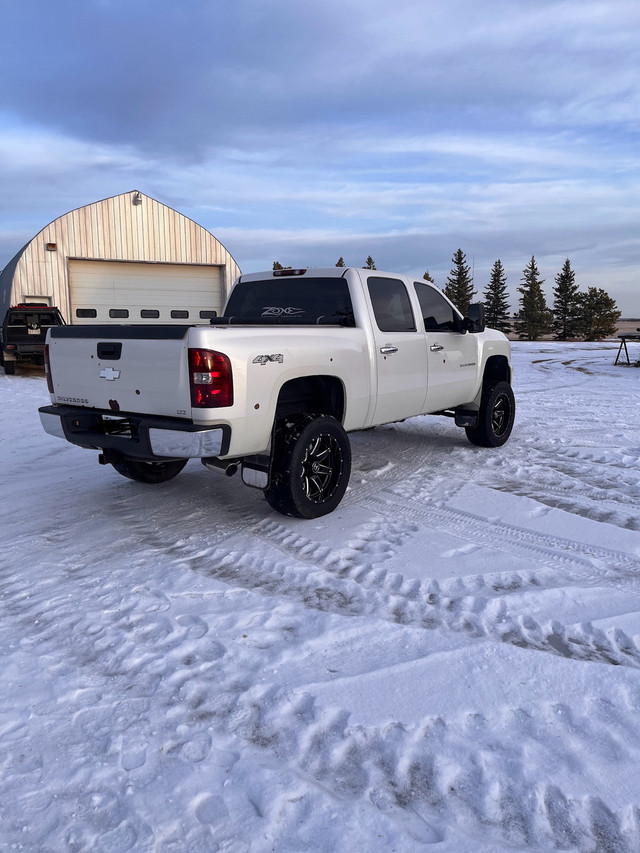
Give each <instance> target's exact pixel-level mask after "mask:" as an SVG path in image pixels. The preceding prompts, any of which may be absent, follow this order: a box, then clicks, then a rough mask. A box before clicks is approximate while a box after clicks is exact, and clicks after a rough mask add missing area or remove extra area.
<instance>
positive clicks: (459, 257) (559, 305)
mask: <svg viewBox="0 0 640 853" xmlns="http://www.w3.org/2000/svg"><path fill="white" fill-rule="evenodd" d="M451 261H452V263H453V267H452V268H451V271H450V273H449V275H448V277H447V281H446V283H445V286H444V294H445V296H447V297H448V298H449V299H450V300H451V301H452V302H453V304H454V305H455V306H456V307H457V308H458V310H459V311H460V312H461V313H462V314H463V315H466V314H467V313H468V311H469V305H470V303H471V302H472V300H473V297H474V296H475V294H476V292H477V291H476V290H475V289H474V286H473V275H472V273H471V270H470V269H469V264H468V263H467V259H466V255H465V253H464V252H463V251H462V249H458V250H457V251H456V252H455V253H454V255H453V257H452V259H451ZM336 266H337V267H344V266H346V264H345V262H344V258H343V257H342V256H341V257H340V258H338V261H337V263H336ZM273 269H274V270H278V269H279V270H281V269H291V267H283V266H282V265H281V264H280V263H279V262H278V261H274V264H273ZM363 269H368V270H374V269H376V265H375V262H374V260H373V258H372V257H371V255H369V256H368V257H367V260H366V262H365V264H364V266H363ZM423 278H424V279H425V280H426V281H430V282H431V283H432V284H435V281H434V279H433V277H432V276H431V274H430V273H429V270H427V271H426V272H425V273H424V275H423ZM575 278H576V276H575V272H574V271H573V270H572V269H571V262H570V261H569V258H567V259H566V261H565V262H564V265H563V267H562V269H561V270H560V272H559V273H558V274H557V275H556V277H555V287H554V289H553V296H554V301H553V308H549V307H548V306H547V301H546V299H545V295H544V292H543V290H542V285H543V284H544V279H541V278H540V272H539V270H538V267H537V264H536V259H535V256H534V255H532V256H531V260H530V261H529V263H528V264H527V265H526V267H525V268H524V270H523V271H522V278H521V279H520V286H519V287H518V293H519V294H520V297H519V305H520V308H519V310H518V311H517V312H516V313H515V314H514V315H513V317H511V316H510V313H509V310H510V309H509V292H508V288H507V276H506V273H505V271H504V267H503V266H502V261H500V260H499V259H498V260H497V261H495V263H494V264H493V267H492V268H491V274H490V276H489V282H488V284H487V286H486V287H485V290H484V292H483V294H482V297H483V301H484V305H485V317H486V322H487V326H489V327H490V328H492V329H499V330H500V331H501V332H504V333H509V332H511V331H514V332H515V333H516V334H517V335H518V337H519V338H521V339H526V340H530V341H536V340H538V339H539V338H542V337H544V336H545V335H551V334H553V336H554V337H555V339H556V340H559V341H566V340H571V339H573V340H575V339H581V340H585V341H598V340H602V338H605V337H607V336H608V335H613V334H615V332H616V327H617V322H618V320H619V319H620V315H621V312H620V311H619V310H618V308H617V306H616V303H615V300H614V299H612V298H611V297H610V296H609V294H608V293H607V292H606V291H605V290H603V289H602V288H600V287H589V288H588V289H587V290H586V291H581V290H580V288H579V287H578V285H577V284H576V281H575Z"/></svg>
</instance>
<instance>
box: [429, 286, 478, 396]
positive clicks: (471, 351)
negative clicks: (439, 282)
mask: <svg viewBox="0 0 640 853" xmlns="http://www.w3.org/2000/svg"><path fill="white" fill-rule="evenodd" d="M414 288H415V291H416V295H417V297H418V301H419V303H420V308H421V314H422V318H421V319H422V323H421V326H422V328H423V329H424V332H425V334H426V350H427V359H428V362H429V367H428V385H427V395H426V402H425V409H424V411H426V412H438V411H441V410H442V409H448V408H450V407H452V406H455V405H459V404H461V403H468V402H470V401H471V400H472V399H473V397H474V392H475V387H476V383H477V375H478V363H477V361H478V341H477V338H476V336H475V335H474V334H472V333H468V332H467V333H463V332H461V331H459V329H460V317H459V315H458V314H457V312H456V311H455V310H454V308H453V307H452V306H451V303H450V302H448V301H447V300H446V299H445V297H444V296H443V295H442V294H441V293H440V291H439V290H437V289H436V288H435V287H433V286H432V285H430V284H427V283H426V282H419V281H416V282H414Z"/></svg>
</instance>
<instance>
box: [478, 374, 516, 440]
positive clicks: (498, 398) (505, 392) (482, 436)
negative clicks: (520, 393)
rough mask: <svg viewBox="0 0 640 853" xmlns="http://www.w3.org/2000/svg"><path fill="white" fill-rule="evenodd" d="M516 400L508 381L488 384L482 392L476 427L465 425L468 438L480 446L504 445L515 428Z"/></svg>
mask: <svg viewBox="0 0 640 853" xmlns="http://www.w3.org/2000/svg"><path fill="white" fill-rule="evenodd" d="M515 416H516V400H515V397H514V396H513V391H512V390H511V385H509V383H508V382H496V383H495V384H493V385H488V386H487V387H486V388H485V390H484V392H483V394H482V403H481V405H480V411H479V412H478V423H477V426H475V427H465V431H466V433H467V438H468V439H469V441H470V442H471V444H475V445H477V446H478V447H502V445H503V444H504V443H505V442H506V441H507V440H508V438H509V436H510V435H511V430H512V429H513V422H514V420H515Z"/></svg>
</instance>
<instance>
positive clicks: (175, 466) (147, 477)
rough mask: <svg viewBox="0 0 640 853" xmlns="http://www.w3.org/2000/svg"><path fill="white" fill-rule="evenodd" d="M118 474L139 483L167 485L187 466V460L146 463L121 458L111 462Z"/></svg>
mask: <svg viewBox="0 0 640 853" xmlns="http://www.w3.org/2000/svg"><path fill="white" fill-rule="evenodd" d="M109 461H110V462H111V464H112V465H113V467H114V468H115V469H116V471H117V472H118V474H122V476H123V477H127V478H128V479H129V480H136V481H137V482H138V483H165V482H166V481H167V480H172V479H173V478H174V477H177V476H178V474H179V473H180V471H182V469H183V468H184V466H185V465H186V464H187V460H186V459H178V460H176V461H170V462H169V461H167V462H145V461H144V460H142V459H129V458H128V457H127V456H120V457H118V458H112V459H110V460H109Z"/></svg>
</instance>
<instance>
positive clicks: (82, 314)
mask: <svg viewBox="0 0 640 853" xmlns="http://www.w3.org/2000/svg"><path fill="white" fill-rule="evenodd" d="M97 316H98V312H97V311H96V309H95V308H76V317H79V318H86V319H89V318H91V317H97Z"/></svg>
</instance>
